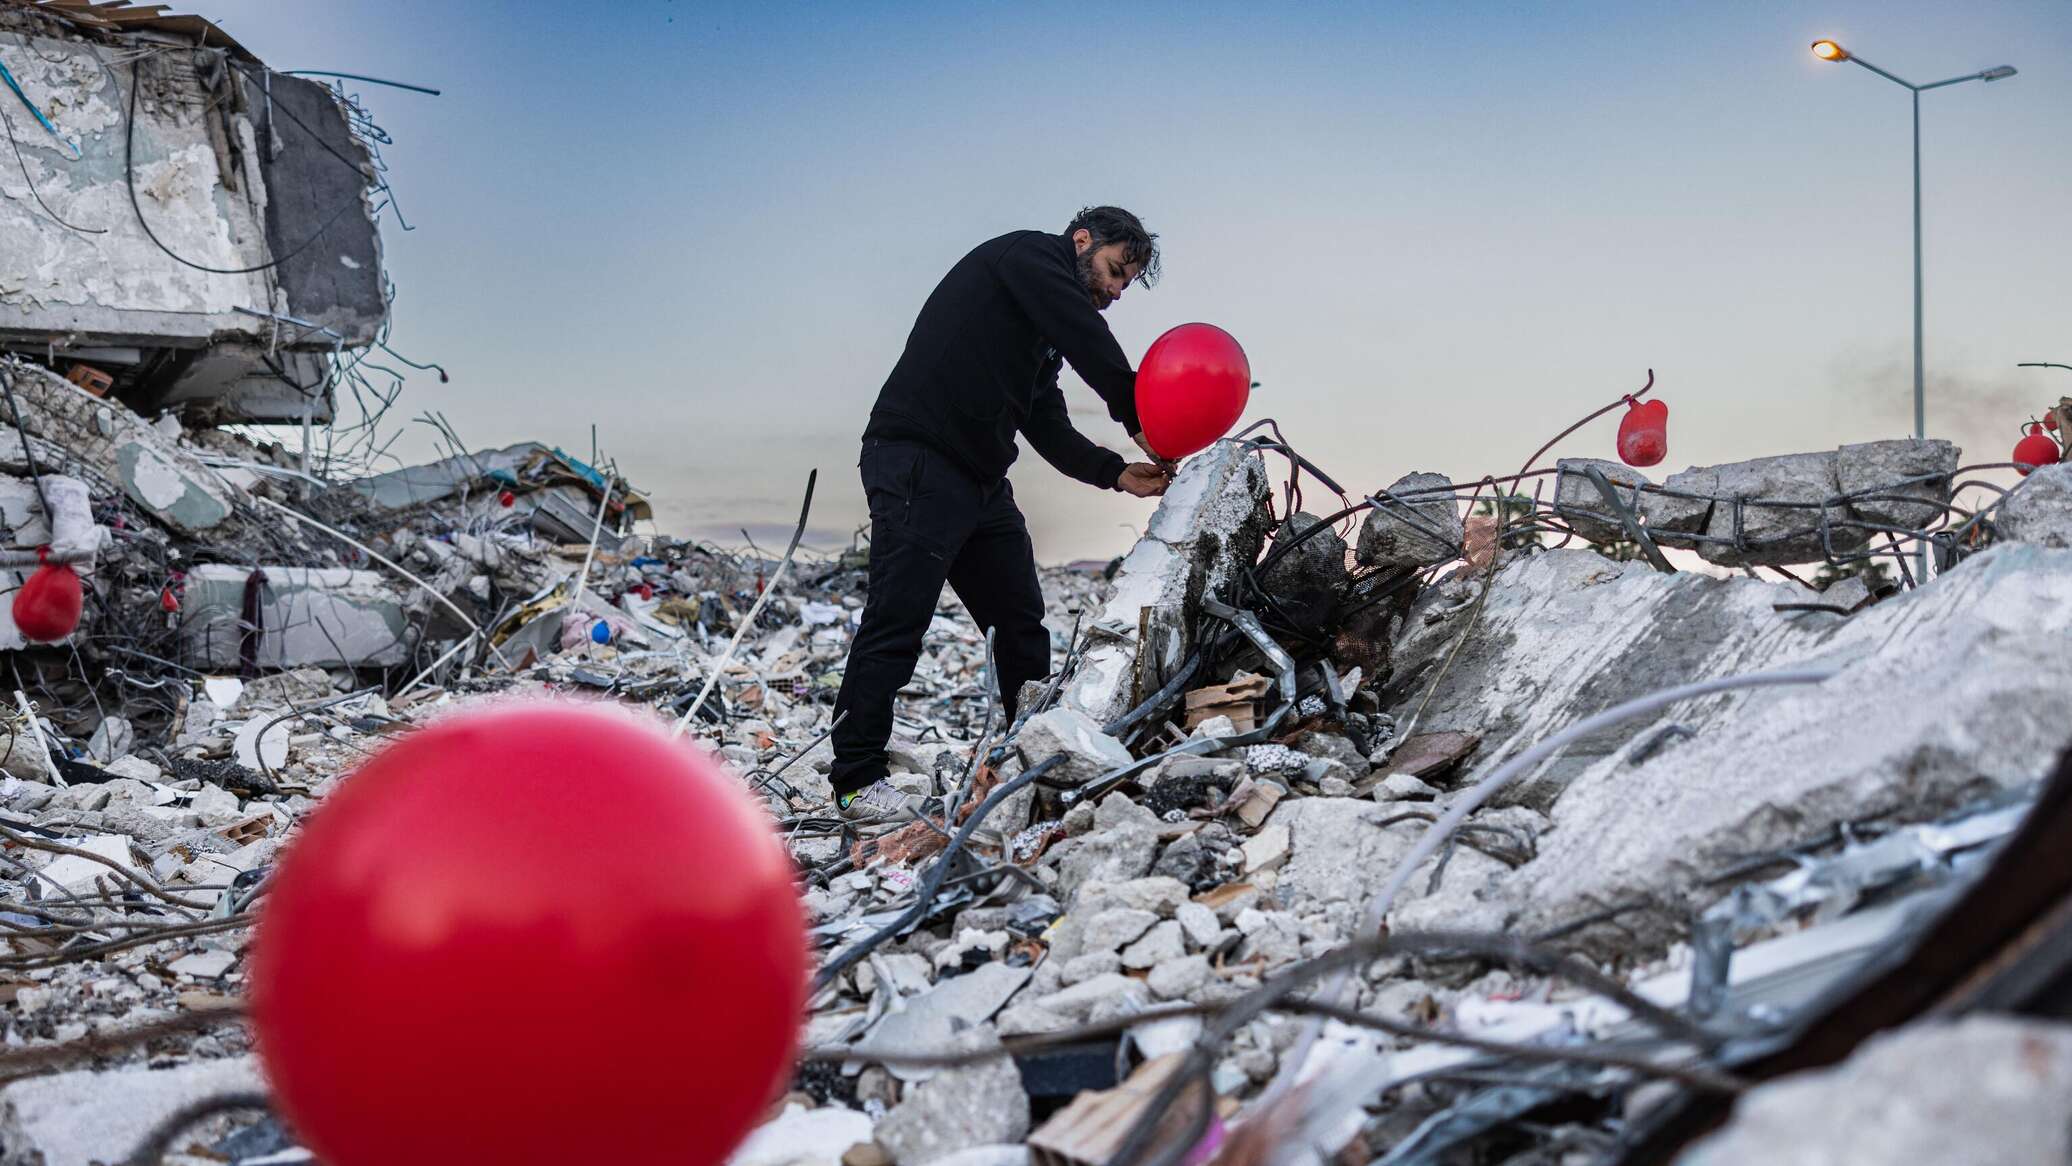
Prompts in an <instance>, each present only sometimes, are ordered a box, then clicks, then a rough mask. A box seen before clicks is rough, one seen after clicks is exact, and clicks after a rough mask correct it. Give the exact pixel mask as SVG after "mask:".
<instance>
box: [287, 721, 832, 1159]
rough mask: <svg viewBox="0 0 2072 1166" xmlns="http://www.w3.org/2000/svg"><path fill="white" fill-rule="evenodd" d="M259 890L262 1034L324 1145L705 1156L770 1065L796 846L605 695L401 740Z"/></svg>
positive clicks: (409, 1154) (724, 1143) (782, 1056)
mask: <svg viewBox="0 0 2072 1166" xmlns="http://www.w3.org/2000/svg"><path fill="white" fill-rule="evenodd" d="M262 903H263V908H262V912H263V913H262V915H261V919H260V923H259V928H258V933H257V935H256V936H255V938H254V951H253V955H252V961H251V983H252V1017H253V1022H254V1028H255V1031H256V1034H257V1037H258V1046H259V1053H260V1057H261V1059H262V1061H263V1063H264V1065H265V1067H266V1073H267V1077H268V1080H269V1081H270V1082H271V1083H272V1085H273V1088H274V1091H275V1094H276V1096H277V1097H278V1098H279V1099H280V1102H281V1104H282V1106H283V1110H284V1113H285V1115H286V1117H287V1119H288V1121H289V1122H290V1123H291V1124H292V1125H293V1126H294V1128H295V1129H296V1131H297V1132H298V1133H299V1134H301V1135H302V1137H303V1138H305V1139H306V1140H307V1142H308V1144H309V1146H310V1148H311V1149H312V1150H313V1151H314V1152H315V1153H316V1155H317V1156H318V1157H319V1158H321V1159H322V1160H323V1161H325V1162H328V1163H331V1164H332V1166H434V1164H438V1166H450V1164H451V1163H455V1162H496V1163H503V1164H514V1166H531V1164H535V1163H537V1164H540V1166H545V1164H547V1163H555V1164H566V1163H570V1162H624V1163H654V1164H657V1166H660V1164H662V1163H670V1164H672V1166H718V1164H719V1163H722V1162H724V1161H725V1160H726V1158H727V1156H728V1154H729V1153H731V1152H732V1150H733V1148H734V1147H735V1146H736V1145H737V1144H738V1143H739V1142H740V1141H741V1139H742V1137H743V1136H744V1135H745V1134H746V1133H747V1132H748V1130H749V1129H750V1127H751V1126H752V1125H753V1124H754V1122H755V1120H756V1118H757V1117H758V1116H759V1115H760V1114H761V1112H762V1111H763V1110H764V1109H765V1108H766V1107H767V1105H768V1104H769V1102H770V1101H771V1100H772V1099H773V1098H774V1097H776V1096H777V1095H778V1093H779V1091H780V1090H781V1089H782V1088H783V1086H784V1083H785V1082H786V1080H788V1074H789V1071H790V1068H791V1059H792V1054H793V1051H794V1049H795V1047H796V1040H797V1033H798V1028H799V1021H800V1016H801V1010H802V1008H803V1007H804V1003H805V988H806V941H805V931H804V920H803V917H802V913H801V910H800V905H799V901H798V896H797V891H796V888H795V887H794V885H793V882H792V868H791V863H790V861H789V860H788V858H787V856H786V854H785V852H784V848H783V847H782V845H780V843H779V842H778V840H777V837H776V834H775V831H774V830H773V827H772V823H771V821H770V819H769V816H768V815H767V814H765V813H764V812H763V811H762V809H761V808H760V807H759V806H757V804H756V803H755V802H754V801H753V800H752V799H751V798H750V796H749V795H748V794H747V793H746V791H745V790H744V789H743V787H742V785H741V783H740V782H739V781H738V780H736V779H735V778H733V777H731V776H729V775H728V774H727V773H726V772H725V771H724V770H722V769H721V768H720V767H719V766H718V764H716V763H715V762H713V761H710V760H708V759H707V758H706V757H705V756H703V755H702V754H700V753H698V752H696V751H695V750H694V749H693V748H692V747H691V746H690V745H689V744H687V743H685V742H683V741H678V740H672V739H670V737H669V736H668V734H667V733H666V731H665V730H663V729H662V728H661V727H660V726H658V725H656V724H654V723H653V722H649V721H644V720H639V719H636V717H635V716H634V715H633V714H631V713H629V712H626V711H624V710H621V709H617V708H612V707H606V706H602V705H578V704H573V703H553V702H538V701H534V702H526V703H521V704H505V705H499V706H496V707H492V708H489V709H485V710H481V711H474V712H462V713H458V714H455V715H453V716H451V717H449V718H447V719H445V720H442V721H438V722H436V723H434V724H432V725H431V726H430V727H428V728H424V729H421V730H419V731H417V732H415V733H413V734H411V735H410V736H408V737H405V738H403V739H402V740H400V741H398V742H396V743H395V744H394V745H391V746H389V747H388V748H386V749H384V750H383V751H382V752H380V753H379V754H377V755H376V756H375V757H373V758H372V759H370V760H369V761H368V762H367V763H366V764H365V765H363V766H361V767H360V769H359V770H358V771H357V772H355V773H354V774H352V775H351V776H349V777H348V778H347V779H346V780H345V781H344V782H343V783H342V784H340V785H339V787H338V788H337V789H336V790H335V791H334V792H333V793H331V794H330V796H329V797H328V798H327V799H326V800H325V802H324V803H323V804H322V805H321V806H320V807H318V809H317V810H316V812H315V814H314V815H313V816H312V817H311V819H310V821H309V822H308V824H307V825H306V826H305V827H304V828H303V829H302V831H301V833H300V834H299V835H298V836H297V837H296V839H295V841H294V842H293V843H292V844H291V845H290V846H289V848H288V850H287V852H286V853H285V855H284V856H283V857H282V859H281V862H280V865H279V867H278V869H277V870H276V872H275V874H274V877H273V883H272V889H271V890H270V891H269V892H268V894H267V896H266V897H265V899H263V900H262Z"/></svg>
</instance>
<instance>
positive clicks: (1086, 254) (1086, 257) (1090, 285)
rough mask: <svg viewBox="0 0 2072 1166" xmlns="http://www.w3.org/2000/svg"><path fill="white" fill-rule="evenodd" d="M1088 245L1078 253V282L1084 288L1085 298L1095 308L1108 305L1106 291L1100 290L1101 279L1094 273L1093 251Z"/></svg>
mask: <svg viewBox="0 0 2072 1166" xmlns="http://www.w3.org/2000/svg"><path fill="white" fill-rule="evenodd" d="M1095 250H1096V248H1093V247H1088V248H1087V249H1086V250H1084V251H1081V252H1080V253H1079V283H1080V285H1081V286H1082V287H1084V288H1086V298H1087V300H1088V302H1090V303H1092V304H1093V306H1094V308H1095V309H1096V310H1098V309H1101V308H1105V307H1107V306H1108V296H1107V293H1105V292H1103V291H1102V290H1101V279H1100V277H1099V276H1097V275H1095V274H1094V251H1095Z"/></svg>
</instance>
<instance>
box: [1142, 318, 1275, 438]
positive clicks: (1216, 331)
mask: <svg viewBox="0 0 2072 1166" xmlns="http://www.w3.org/2000/svg"><path fill="white" fill-rule="evenodd" d="M1251 395H1252V362H1251V361H1249V360H1246V359H1245V350H1244V349H1242V348H1240V347H1238V343H1237V341H1236V340H1235V339H1233V338H1232V337H1231V335H1230V333H1228V332H1225V331H1224V330H1223V329H1221V328H1218V327H1216V326H1215V325H1214V324H1182V325H1180V326H1179V327H1177V328H1171V329H1168V330H1167V331H1166V334H1165V335H1163V336H1160V337H1159V338H1158V339H1156V340H1154V341H1152V342H1151V347H1150V348H1149V349H1147V350H1145V352H1144V360H1143V362H1142V363H1141V364H1139V365H1138V366H1137V420H1138V421H1140V422H1141V423H1142V424H1143V426H1144V440H1145V441H1146V442H1148V443H1150V445H1151V448H1152V449H1154V450H1157V451H1158V454H1159V456H1160V457H1166V458H1172V459H1175V460H1177V459H1179V458H1183V457H1187V456H1188V455H1190V454H1196V453H1200V452H1201V451H1202V450H1205V449H1207V448H1209V446H1211V445H1213V444H1215V442H1216V439H1217V438H1219V437H1222V436H1223V435H1224V434H1226V433H1228V432H1230V427H1231V426H1233V425H1235V424H1237V419H1238V417H1239V415H1240V414H1242V413H1243V412H1244V411H1245V402H1246V401H1247V400H1249V399H1250V398H1251Z"/></svg>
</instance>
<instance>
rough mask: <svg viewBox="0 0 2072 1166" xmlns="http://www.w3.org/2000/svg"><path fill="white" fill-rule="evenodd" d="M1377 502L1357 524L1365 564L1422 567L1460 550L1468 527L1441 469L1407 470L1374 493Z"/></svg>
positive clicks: (1360, 551) (1451, 555)
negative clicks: (1432, 471) (1464, 525)
mask: <svg viewBox="0 0 2072 1166" xmlns="http://www.w3.org/2000/svg"><path fill="white" fill-rule="evenodd" d="M1375 497H1376V498H1378V499H1380V500H1381V503H1382V504H1381V505H1379V506H1376V507H1374V508H1373V509H1371V510H1369V511H1368V512H1367V518H1366V520H1365V521H1364V522H1362V523H1361V524H1360V544H1359V559H1360V563H1361V565H1362V566H1367V567H1423V566H1428V565H1430V564H1432V563H1443V562H1445V561H1446V560H1448V559H1451V558H1453V557H1455V556H1457V555H1459V554H1460V551H1461V541H1462V539H1463V538H1464V537H1465V535H1466V529H1465V528H1464V527H1463V526H1462V524H1461V517H1460V507H1459V506H1458V505H1457V504H1456V503H1455V501H1454V496H1453V479H1451V478H1448V477H1447V476H1446V475H1444V474H1430V473H1417V474H1405V475H1404V476H1403V477H1401V478H1398V479H1396V481H1395V482H1393V483H1391V484H1390V486H1389V488H1388V489H1387V490H1386V491H1381V492H1378V493H1376V494H1375Z"/></svg>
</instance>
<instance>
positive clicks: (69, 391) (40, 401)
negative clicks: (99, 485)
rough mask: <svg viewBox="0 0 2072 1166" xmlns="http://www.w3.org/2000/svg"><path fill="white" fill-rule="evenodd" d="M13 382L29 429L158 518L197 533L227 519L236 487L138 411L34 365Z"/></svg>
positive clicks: (19, 371) (19, 369) (20, 367)
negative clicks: (155, 427)
mask: <svg viewBox="0 0 2072 1166" xmlns="http://www.w3.org/2000/svg"><path fill="white" fill-rule="evenodd" d="M14 388H15V394H16V396H17V398H18V399H19V401H20V404H21V410H22V421H23V423H24V424H25V425H26V426H27V428H28V430H29V432H30V433H32V434H34V435H35V436H37V437H41V438H44V439H45V440H48V441H50V442H52V443H53V444H55V445H58V446H60V447H62V448H63V449H64V450H65V451H66V452H67V453H69V454H70V455H71V456H73V457H74V458H77V459H79V460H81V461H83V462H85V463H87V464H88V465H90V466H92V467H93V468H94V469H96V470H98V471H99V472H100V473H101V475H102V476H103V477H105V478H107V479H108V480H109V481H112V482H116V483H118V484H120V485H121V487H122V492H123V493H124V494H126V495H128V496H129V499H130V501H132V502H135V503H136V504H137V505H138V506H140V507H142V508H143V509H144V510H145V511H147V512H148V513H150V515H151V516H152V517H153V518H156V519H158V520H159V521H160V522H163V523H165V524H166V525H167V526H170V527H172V528H173V529H174V530H177V531H179V532H181V533H183V534H196V533H199V532H201V531H204V530H208V529H209V528H211V527H213V526H216V525H217V524H218V523H221V522H222V521H223V520H224V519H226V518H229V517H230V514H231V511H232V509H233V507H234V504H235V499H236V497H237V496H238V494H239V491H238V490H237V489H236V488H235V487H233V486H231V485H230V484H229V483H228V482H225V481H224V480H223V477H222V475H220V474H218V473H217V472H216V471H215V470H213V469H210V468H209V467H208V466H206V465H203V464H202V462H201V460H200V459H199V458H196V457H195V456H194V455H193V454H192V453H189V452H188V451H186V450H184V449H181V448H180V447H179V446H178V445H177V444H175V443H174V442H172V441H170V440H168V439H167V438H166V437H165V436H164V435H162V434H160V433H159V432H158V431H157V430H155V429H153V428H152V427H151V425H150V423H149V422H147V421H145V420H144V419H143V418H142V417H139V416H138V415H137V414H136V413H134V412H132V411H130V410H129V409H127V408H124V407H123V406H121V405H119V404H117V403H115V402H113V401H104V400H101V399H100V398H97V397H95V396H93V395H92V394H90V393H88V392H86V391H85V390H84V389H81V388H80V387H79V386H77V385H75V384H72V383H71V382H70V381H67V380H66V379H65V378H63V377H61V376H59V375H57V374H56V373H55V372H51V371H49V370H47V369H42V368H37V367H35V366H33V365H18V366H16V368H15V371H14Z"/></svg>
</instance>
